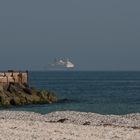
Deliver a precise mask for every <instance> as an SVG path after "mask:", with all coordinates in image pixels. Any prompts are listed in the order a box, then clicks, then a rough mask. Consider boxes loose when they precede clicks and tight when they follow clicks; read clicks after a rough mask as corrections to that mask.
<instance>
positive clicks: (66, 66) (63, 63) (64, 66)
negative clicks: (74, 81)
mask: <svg viewBox="0 0 140 140" xmlns="http://www.w3.org/2000/svg"><path fill="white" fill-rule="evenodd" d="M74 68H75V65H74V64H73V63H72V62H71V61H70V60H69V59H55V60H54V62H53V63H51V64H49V67H48V69H49V70H70V69H74Z"/></svg>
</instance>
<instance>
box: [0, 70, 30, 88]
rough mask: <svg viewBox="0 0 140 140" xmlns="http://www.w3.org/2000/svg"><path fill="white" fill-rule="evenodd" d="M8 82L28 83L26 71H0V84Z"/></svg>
mask: <svg viewBox="0 0 140 140" xmlns="http://www.w3.org/2000/svg"><path fill="white" fill-rule="evenodd" d="M10 82H14V83H20V84H23V83H26V84H28V71H25V72H17V71H8V72H0V84H1V85H3V84H9V83H10Z"/></svg>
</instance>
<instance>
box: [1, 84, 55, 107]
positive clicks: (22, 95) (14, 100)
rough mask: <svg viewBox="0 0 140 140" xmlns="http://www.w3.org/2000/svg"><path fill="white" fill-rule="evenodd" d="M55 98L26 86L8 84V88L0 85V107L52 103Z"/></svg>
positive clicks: (50, 94)
mask: <svg viewBox="0 0 140 140" xmlns="http://www.w3.org/2000/svg"><path fill="white" fill-rule="evenodd" d="M54 102H57V97H56V96H55V94H54V93H52V92H49V91H45V90H43V91H38V90H37V89H35V88H30V87H29V86H28V85H21V84H18V83H10V84H9V85H8V86H1V85H0V105H2V106H9V105H23V104H34V103H49V104H50V103H54Z"/></svg>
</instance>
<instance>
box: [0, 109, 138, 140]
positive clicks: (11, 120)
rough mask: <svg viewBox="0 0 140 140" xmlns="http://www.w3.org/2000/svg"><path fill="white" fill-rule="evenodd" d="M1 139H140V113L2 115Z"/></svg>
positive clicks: (67, 112) (3, 113)
mask: <svg viewBox="0 0 140 140" xmlns="http://www.w3.org/2000/svg"><path fill="white" fill-rule="evenodd" d="M0 137H1V139H21V140H22V139H25V138H26V137H28V139H29V140H30V139H39V140H40V139H47V140H55V139H57V140H60V139H61V140H62V139H67V140H68V139H70V140H75V139H76V140H93V139H96V140H102V139H112V140H119V139H125V140H127V139H133V140H138V139H139V137H140V113H135V114H127V115H100V114H96V113H85V112H75V111H58V112H52V113H48V114H46V115H41V114H39V113H34V112H24V111H0Z"/></svg>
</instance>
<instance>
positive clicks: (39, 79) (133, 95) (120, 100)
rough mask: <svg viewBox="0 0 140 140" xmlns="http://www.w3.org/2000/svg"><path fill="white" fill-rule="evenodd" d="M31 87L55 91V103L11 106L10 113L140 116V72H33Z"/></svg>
mask: <svg viewBox="0 0 140 140" xmlns="http://www.w3.org/2000/svg"><path fill="white" fill-rule="evenodd" d="M29 85H30V86H31V87H36V88H38V89H46V90H50V91H53V92H54V93H55V94H56V96H57V97H58V99H59V101H58V102H57V103H54V104H37V105H23V106H11V107H9V108H7V110H16V111H32V112H37V113H41V114H47V113H49V112H54V111H80V112H94V113H100V114H117V115H123V114H129V113H140V72H134V71H131V72H127V71H116V72H115V71H31V72H29Z"/></svg>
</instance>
